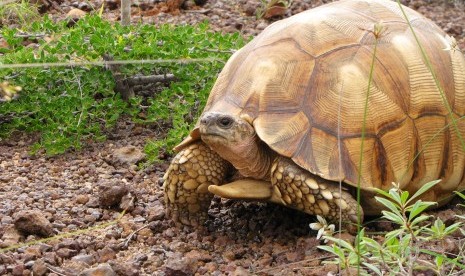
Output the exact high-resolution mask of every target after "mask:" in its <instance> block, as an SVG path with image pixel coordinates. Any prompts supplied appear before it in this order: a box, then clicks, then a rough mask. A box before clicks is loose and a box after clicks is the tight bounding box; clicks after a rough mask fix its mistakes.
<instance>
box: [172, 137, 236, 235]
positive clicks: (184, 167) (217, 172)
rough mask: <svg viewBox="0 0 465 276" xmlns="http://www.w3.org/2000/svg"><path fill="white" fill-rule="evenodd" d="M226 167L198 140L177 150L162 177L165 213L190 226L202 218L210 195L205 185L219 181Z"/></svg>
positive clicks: (227, 164)
mask: <svg viewBox="0 0 465 276" xmlns="http://www.w3.org/2000/svg"><path fill="white" fill-rule="evenodd" d="M228 169H229V163H228V162H226V161H225V160H223V159H222V158H221V157H220V156H219V155H218V154H216V153H215V152H213V151H212V150H211V149H210V148H209V147H208V146H206V145H205V144H204V143H203V142H201V141H199V142H196V143H193V144H190V145H189V146H187V147H186V148H184V149H183V150H181V151H180V152H179V153H178V154H177V155H176V156H175V157H174V159H173V161H172V162H171V164H170V166H169V168H168V170H167V171H166V173H165V176H164V177H163V179H164V180H165V181H164V184H163V190H164V192H165V205H166V210H167V215H168V217H171V218H172V219H173V220H174V221H176V222H181V223H183V224H186V225H192V226H198V225H200V224H202V223H203V222H205V220H206V219H207V216H208V208H209V206H210V202H211V199H212V197H213V194H211V193H210V192H208V186H210V185H211V184H215V185H220V184H223V183H224V179H225V177H226V174H227V172H228Z"/></svg>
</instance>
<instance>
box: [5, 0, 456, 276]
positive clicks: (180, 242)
mask: <svg viewBox="0 0 465 276" xmlns="http://www.w3.org/2000/svg"><path fill="white" fill-rule="evenodd" d="M38 2H40V3H43V5H44V6H43V11H44V12H46V13H49V14H51V15H52V16H53V17H54V18H56V19H57V20H67V19H65V17H66V14H67V13H68V12H69V11H70V10H71V9H72V8H80V9H81V10H84V11H86V12H88V11H91V10H92V9H98V8H99V7H100V6H101V5H102V2H103V1H102V0H91V1H68V0H64V1H46V0H43V1H38ZM104 2H105V13H104V16H105V17H106V18H108V19H109V20H118V13H119V11H118V3H119V1H104ZM132 2H133V3H135V4H134V5H133V7H132V10H133V17H132V19H133V21H134V22H140V21H142V22H146V23H149V24H160V23H173V24H193V23H196V22H200V21H203V20H209V21H210V24H211V25H212V28H213V29H214V30H217V31H222V32H235V31H239V32H241V33H242V34H244V35H256V34H257V33H259V32H260V31H261V30H262V29H264V28H265V27H266V26H267V25H269V24H270V23H271V22H273V21H275V20H276V19H269V20H265V19H257V17H256V16H255V13H256V10H257V8H259V7H260V1H258V0H253V1H246V0H238V1H227V0H218V1H207V3H206V4H204V5H203V6H197V5H195V4H194V3H193V2H191V1H187V2H186V3H185V4H184V5H183V7H182V8H181V9H175V8H174V9H173V8H170V7H169V6H168V5H167V3H166V2H164V1H132ZM172 2H173V1H170V3H168V4H173V3H172ZM174 2H175V1H174ZM320 4H321V1H319V0H317V1H305V0H294V1H293V3H292V6H291V8H290V9H289V10H288V11H287V12H286V14H285V15H284V16H285V17H287V16H290V15H292V14H296V13H298V12H300V11H303V10H305V9H308V8H311V7H313V6H317V5H320ZM405 4H407V5H409V6H410V7H413V8H415V9H416V10H418V11H420V12H421V13H423V14H424V15H426V16H427V17H429V18H431V19H432V20H434V21H435V22H437V23H438V24H439V25H440V26H441V27H442V28H443V29H444V30H445V31H446V32H448V33H449V34H451V35H453V36H455V37H456V39H457V41H458V44H459V46H460V47H461V48H462V49H465V3H464V2H463V1H462V0H456V1H452V0H430V1H427V0H412V1H405ZM157 131H158V130H157V129H154V128H153V127H141V126H137V125H134V124H132V123H130V122H128V121H124V120H122V122H121V123H120V124H119V125H118V127H117V128H115V129H114V130H112V131H111V133H109V135H108V140H107V141H105V142H103V143H91V144H89V145H88V146H86V147H85V148H84V149H83V150H81V151H79V152H69V153H67V154H64V155H60V156H56V157H46V156H40V155H39V156H30V155H29V154H28V148H29V146H30V145H31V144H32V143H33V142H34V141H36V139H37V137H34V136H33V135H24V134H16V135H14V136H13V137H11V138H10V139H8V140H3V141H1V140H0V249H1V248H4V249H5V248H8V247H10V246H15V245H17V244H20V243H30V244H29V245H24V244H23V245H22V246H21V247H20V248H16V249H11V250H6V251H3V252H1V251H0V275H78V274H79V273H81V275H250V274H254V275H335V274H337V267H335V266H332V265H322V263H321V262H322V261H323V260H325V258H327V254H325V253H323V252H321V251H319V250H318V249H317V248H316V246H317V245H319V244H320V241H318V240H316V238H315V236H316V233H315V232H314V231H311V230H310V229H309V226H308V224H309V223H310V222H313V221H314V218H313V217H310V216H307V215H305V214H301V213H298V212H295V211H293V210H289V209H286V208H282V207H280V206H276V205H272V204H264V203H250V202H237V201H231V200H220V199H218V198H215V199H214V201H213V203H212V205H211V209H210V213H209V215H210V218H209V220H208V221H207V223H206V225H205V228H202V229H192V228H189V227H179V226H176V225H175V224H174V223H173V222H172V221H170V220H168V219H166V218H165V210H164V206H163V192H162V189H161V184H162V181H161V178H162V176H163V173H164V171H165V169H166V168H167V165H168V162H169V160H166V163H164V164H161V165H157V166H153V167H150V168H148V169H146V170H138V169H137V166H136V165H134V163H136V162H138V161H140V160H141V159H143V155H142V154H141V152H140V151H141V150H142V149H143V147H144V144H145V143H146V141H147V140H148V139H156V136H157ZM123 209H127V211H126V213H124V215H123V216H122V217H121V215H122V210H123ZM457 213H460V210H459V209H458V208H457V207H455V205H453V204H451V205H449V206H448V207H447V208H443V209H441V210H439V211H434V215H435V216H439V217H441V218H442V219H443V220H445V221H446V222H447V223H452V222H454V221H455V217H454V215H455V214H457ZM118 219H119V220H118ZM115 220H118V221H117V222H115ZM368 226H369V230H371V231H386V230H390V229H391V228H392V225H390V224H389V223H386V222H376V223H374V222H373V223H369V224H368ZM66 233H71V234H66ZM50 236H55V237H54V238H52V239H49V240H46V241H42V242H39V243H36V242H34V241H35V240H37V239H39V238H42V237H50ZM346 238H347V239H351V238H352V237H351V236H350V235H347V236H346ZM452 243H453V242H452ZM425 275H426V274H425Z"/></svg>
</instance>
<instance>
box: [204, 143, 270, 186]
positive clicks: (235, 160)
mask: <svg viewBox="0 0 465 276" xmlns="http://www.w3.org/2000/svg"><path fill="white" fill-rule="evenodd" d="M210 146H211V145H210ZM212 148H213V150H214V151H215V152H217V153H218V154H219V155H220V156H221V157H222V158H223V159H225V160H227V161H229V162H230V163H231V164H232V165H233V166H234V168H236V170H237V171H238V172H239V173H240V175H241V176H243V177H250V178H254V179H260V180H266V181H268V180H270V167H271V164H272V161H273V159H274V157H275V156H274V154H273V151H272V150H270V149H269V148H268V146H267V145H265V144H264V143H263V142H261V141H260V139H258V137H257V136H254V137H253V138H252V139H251V140H249V141H244V142H243V143H241V144H239V145H236V146H235V147H234V148H233V149H231V148H225V147H221V146H219V147H215V146H213V147H212Z"/></svg>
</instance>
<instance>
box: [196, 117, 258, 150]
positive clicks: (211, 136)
mask: <svg viewBox="0 0 465 276" xmlns="http://www.w3.org/2000/svg"><path fill="white" fill-rule="evenodd" d="M200 135H201V137H202V140H203V141H204V142H205V143H207V144H208V145H209V146H210V147H212V148H217V147H222V148H231V150H233V149H234V148H235V147H241V145H244V144H247V145H249V144H250V142H251V141H255V138H256V134H255V129H254V127H253V126H252V120H251V119H250V117H249V116H239V115H232V114H228V113H221V112H206V113H204V114H203V115H202V117H201V118H200Z"/></svg>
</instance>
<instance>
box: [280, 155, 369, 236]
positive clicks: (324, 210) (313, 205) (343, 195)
mask: <svg viewBox="0 0 465 276" xmlns="http://www.w3.org/2000/svg"><path fill="white" fill-rule="evenodd" d="M271 183H272V186H273V190H272V193H273V197H274V198H276V199H279V198H280V199H281V203H282V204H283V205H285V206H288V207H291V208H294V209H297V210H300V211H303V212H305V213H308V214H312V215H320V216H322V217H324V218H325V219H326V220H327V221H328V222H331V223H338V222H339V216H340V215H341V217H342V222H343V224H344V225H345V226H347V225H348V224H350V223H357V205H358V203H357V201H356V200H355V199H354V198H353V197H352V195H351V194H350V193H348V192H347V191H346V190H344V189H342V190H341V189H339V184H338V183H336V182H332V181H328V180H324V179H322V178H320V177H318V176H315V175H313V174H311V173H309V172H307V171H305V170H304V169H302V168H300V167H299V166H297V165H296V164H295V163H293V162H292V161H291V160H289V159H287V158H282V157H279V158H277V159H276V160H275V161H274V163H273V165H272V167H271ZM359 210H360V212H361V214H360V217H361V218H363V213H362V212H363V211H362V209H361V208H359ZM360 222H361V221H360ZM352 229H353V228H352ZM352 229H351V231H353V230H352Z"/></svg>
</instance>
